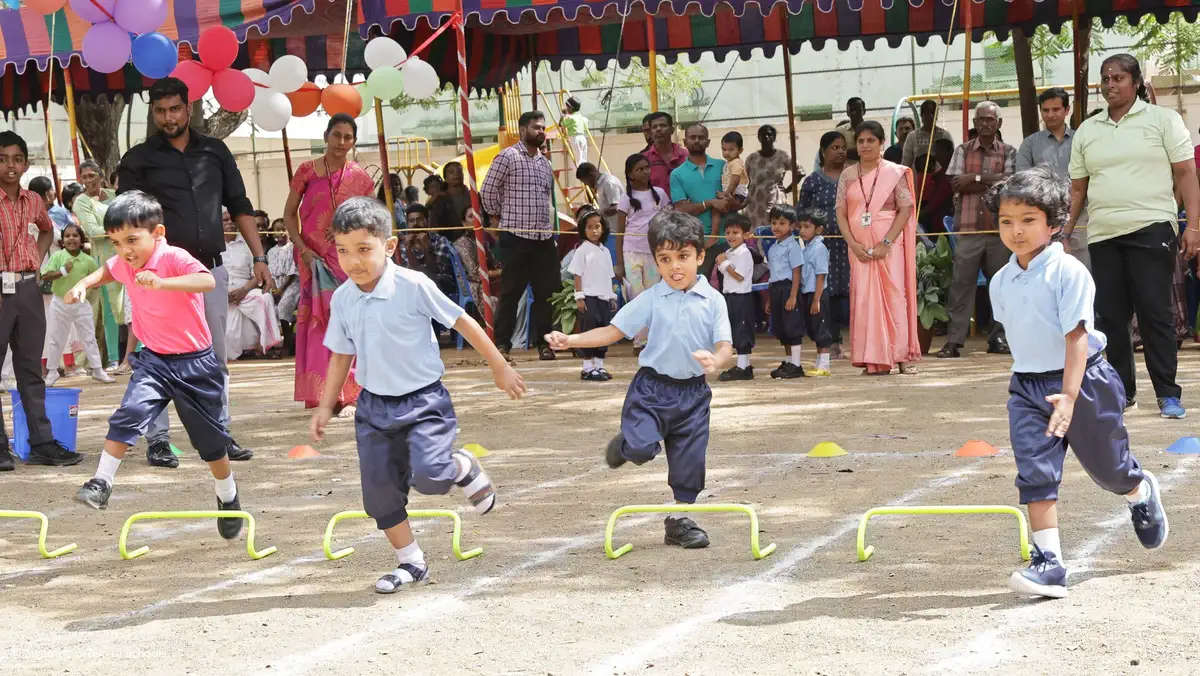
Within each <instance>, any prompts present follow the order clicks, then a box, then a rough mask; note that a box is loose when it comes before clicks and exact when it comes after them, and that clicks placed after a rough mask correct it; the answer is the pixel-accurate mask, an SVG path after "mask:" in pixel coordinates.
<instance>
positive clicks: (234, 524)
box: [217, 495, 242, 540]
mask: <svg viewBox="0 0 1200 676" xmlns="http://www.w3.org/2000/svg"><path fill="white" fill-rule="evenodd" d="M217 509H219V510H221V511H223V512H237V511H241V509H242V503H241V502H240V501H239V500H238V496H236V495H235V496H233V499H232V500H230V501H229V502H221V498H217ZM217 532H218V533H220V534H221V537H223V538H225V539H226V540H232V539H234V538H235V537H237V536H238V535H240V534H241V532H242V520H241V519H217Z"/></svg>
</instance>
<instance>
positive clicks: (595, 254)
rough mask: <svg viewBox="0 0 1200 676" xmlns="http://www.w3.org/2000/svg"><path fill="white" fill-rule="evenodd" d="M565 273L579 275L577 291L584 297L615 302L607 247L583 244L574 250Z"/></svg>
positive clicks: (610, 257) (610, 256) (611, 266)
mask: <svg viewBox="0 0 1200 676" xmlns="http://www.w3.org/2000/svg"><path fill="white" fill-rule="evenodd" d="M567 272H570V273H571V274H572V275H579V277H580V278H581V279H580V284H579V291H580V292H582V293H583V295H585V296H593V297H595V298H600V299H601V300H616V298H617V294H615V293H613V288H612V286H613V285H612V280H613V264H612V254H610V253H609V252H608V248H607V247H602V246H597V245H595V244H592V243H591V242H584V243H583V244H580V245H579V248H578V249H576V250H575V256H574V257H572V258H571V265H570V266H569V267H568V268H567Z"/></svg>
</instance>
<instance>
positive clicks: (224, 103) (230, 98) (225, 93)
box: [212, 68, 254, 113]
mask: <svg viewBox="0 0 1200 676" xmlns="http://www.w3.org/2000/svg"><path fill="white" fill-rule="evenodd" d="M212 88H213V96H215V97H217V103H219V104H221V107H222V108H224V109H225V110H228V111H230V112H232V113H240V112H242V111H243V110H245V109H247V108H249V107H250V104H251V103H254V81H253V80H251V79H250V76H249V75H246V74H245V73H243V72H242V71H240V70H234V69H232V68H226V69H225V70H223V71H221V72H219V73H217V74H216V75H214V76H213V87H212Z"/></svg>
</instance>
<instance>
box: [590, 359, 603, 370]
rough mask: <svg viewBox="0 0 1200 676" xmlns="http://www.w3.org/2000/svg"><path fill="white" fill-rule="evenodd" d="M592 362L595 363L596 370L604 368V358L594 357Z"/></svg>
mask: <svg viewBox="0 0 1200 676" xmlns="http://www.w3.org/2000/svg"><path fill="white" fill-rule="evenodd" d="M593 361H595V363H596V368H598V369H602V368H604V358H603V357H596V359H595V360H593Z"/></svg>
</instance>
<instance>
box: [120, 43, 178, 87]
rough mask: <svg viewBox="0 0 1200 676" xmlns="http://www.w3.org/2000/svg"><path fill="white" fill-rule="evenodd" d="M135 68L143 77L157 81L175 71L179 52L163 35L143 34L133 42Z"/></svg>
mask: <svg viewBox="0 0 1200 676" xmlns="http://www.w3.org/2000/svg"><path fill="white" fill-rule="evenodd" d="M132 51H133V66H134V67H135V68H137V70H138V72H139V73H141V74H142V75H144V76H146V77H148V78H150V79H152V80H157V79H159V78H164V77H166V76H168V75H170V74H171V71H173V70H175V66H176V65H177V64H178V63H179V50H178V49H177V48H176V47H175V43H173V42H171V41H170V40H169V39H168V38H167V36H165V35H163V34H162V33H143V34H141V35H139V36H138V37H137V39H135V40H134V41H133V50H132Z"/></svg>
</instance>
